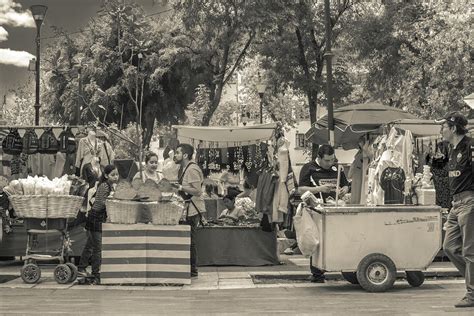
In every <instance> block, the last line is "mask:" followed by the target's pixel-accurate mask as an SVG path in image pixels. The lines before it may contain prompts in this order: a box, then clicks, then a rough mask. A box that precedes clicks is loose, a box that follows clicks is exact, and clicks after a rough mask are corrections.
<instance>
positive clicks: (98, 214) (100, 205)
mask: <svg viewBox="0 0 474 316" xmlns="http://www.w3.org/2000/svg"><path fill="white" fill-rule="evenodd" d="M110 192H112V186H111V185H110V184H109V183H108V182H103V183H101V184H100V185H99V187H98V188H97V192H96V194H95V201H94V204H92V208H91V210H90V212H89V214H88V216H87V222H86V229H87V230H90V231H96V232H101V231H102V223H105V221H106V220H107V211H106V209H105V201H106V200H107V197H108V196H109V195H110Z"/></svg>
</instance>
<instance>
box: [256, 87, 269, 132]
mask: <svg viewBox="0 0 474 316" xmlns="http://www.w3.org/2000/svg"><path fill="white" fill-rule="evenodd" d="M266 89H267V85H266V84H265V83H263V82H261V83H259V84H257V91H258V95H259V96H260V124H262V123H263V96H264V94H265V90H266Z"/></svg>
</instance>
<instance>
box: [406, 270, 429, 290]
mask: <svg viewBox="0 0 474 316" xmlns="http://www.w3.org/2000/svg"><path fill="white" fill-rule="evenodd" d="M405 273H406V275H407V281H408V284H410V285H411V286H413V287H419V286H420V285H422V284H423V282H425V275H424V274H423V272H421V271H406V272H405Z"/></svg>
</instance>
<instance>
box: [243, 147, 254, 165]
mask: <svg viewBox="0 0 474 316" xmlns="http://www.w3.org/2000/svg"><path fill="white" fill-rule="evenodd" d="M252 164H253V163H252V156H251V152H250V146H247V159H246V160H245V167H246V168H247V171H250V169H252Z"/></svg>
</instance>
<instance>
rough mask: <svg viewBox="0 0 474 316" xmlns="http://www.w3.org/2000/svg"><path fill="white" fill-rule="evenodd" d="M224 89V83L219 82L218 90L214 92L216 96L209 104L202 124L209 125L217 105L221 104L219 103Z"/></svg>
mask: <svg viewBox="0 0 474 316" xmlns="http://www.w3.org/2000/svg"><path fill="white" fill-rule="evenodd" d="M222 89H223V84H222V83H221V82H219V83H218V84H217V87H216V92H215V94H214V97H213V98H212V101H211V104H210V105H209V110H208V111H207V112H206V113H205V114H204V116H203V118H202V122H201V125H202V126H209V123H210V122H211V118H212V115H213V114H214V112H215V111H216V109H217V107H218V106H219V103H220V102H221V97H222Z"/></svg>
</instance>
